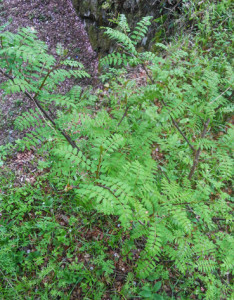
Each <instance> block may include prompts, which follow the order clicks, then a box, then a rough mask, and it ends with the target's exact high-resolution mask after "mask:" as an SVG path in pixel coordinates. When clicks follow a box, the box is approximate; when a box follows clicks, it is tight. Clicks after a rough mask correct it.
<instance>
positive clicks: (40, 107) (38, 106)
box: [0, 68, 80, 151]
mask: <svg viewBox="0 0 234 300" xmlns="http://www.w3.org/2000/svg"><path fill="white" fill-rule="evenodd" d="M0 72H1V73H2V74H3V75H4V76H5V77H7V78H8V79H10V80H11V81H14V78H13V77H12V76H10V75H8V74H7V73H5V72H4V70H2V69H1V68H0ZM44 83H45V81H44ZM24 94H25V95H26V96H27V97H28V98H29V99H30V100H31V101H32V102H33V103H34V104H35V105H36V106H37V108H38V109H39V110H40V111H41V112H42V113H43V115H44V116H45V118H46V119H47V120H49V121H50V122H51V123H52V124H53V126H54V128H55V129H57V130H58V131H59V132H60V133H61V134H62V135H63V136H64V137H65V139H66V140H67V141H68V143H69V144H70V145H71V146H72V147H73V148H76V149H77V150H78V151H79V150H80V149H79V148H78V146H77V145H76V143H75V142H74V141H73V140H72V139H71V138H70V136H69V135H67V134H66V133H65V132H64V131H63V130H62V129H61V128H60V127H58V126H57V124H56V123H55V121H54V120H53V119H52V118H51V117H50V116H49V115H48V113H47V112H46V111H45V110H44V108H43V107H42V106H41V104H40V102H39V101H38V100H37V99H36V96H34V97H33V96H32V95H31V94H29V93H28V92H25V93H24Z"/></svg>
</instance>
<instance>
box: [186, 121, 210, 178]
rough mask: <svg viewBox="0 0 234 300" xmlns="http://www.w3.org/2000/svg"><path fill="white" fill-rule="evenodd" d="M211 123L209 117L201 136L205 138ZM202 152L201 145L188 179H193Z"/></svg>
mask: <svg viewBox="0 0 234 300" xmlns="http://www.w3.org/2000/svg"><path fill="white" fill-rule="evenodd" d="M209 123H210V119H209V118H208V119H207V121H206V123H205V125H204V128H203V131H202V134H201V138H204V136H205V134H206V132H207V128H208V125H209ZM200 154H201V147H199V148H198V149H197V151H196V152H195V157H194V161H193V166H192V169H191V171H190V173H189V176H188V179H189V180H191V178H192V176H193V174H194V172H195V170H196V168H197V165H198V162H199V157H200Z"/></svg>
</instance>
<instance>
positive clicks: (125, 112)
mask: <svg viewBox="0 0 234 300" xmlns="http://www.w3.org/2000/svg"><path fill="white" fill-rule="evenodd" d="M129 108H130V106H126V109H125V111H124V114H123V116H122V118H121V119H120V121H119V123H118V125H117V127H119V126H120V124H121V123H122V121H123V119H124V118H125V117H126V115H127V113H128V110H129Z"/></svg>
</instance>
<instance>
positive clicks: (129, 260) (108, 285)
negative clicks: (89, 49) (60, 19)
mask: <svg viewBox="0 0 234 300" xmlns="http://www.w3.org/2000/svg"><path fill="white" fill-rule="evenodd" d="M183 9H184V15H183V16H185V18H188V19H189V20H188V24H190V26H191V29H190V30H187V28H185V29H184V31H182V36H177V37H176V38H175V40H174V41H171V42H170V43H167V44H163V43H157V44H156V45H155V48H154V52H150V51H148V52H139V51H138V45H139V44H140V43H141V41H142V38H143V37H144V36H145V34H146V32H147V28H148V26H149V25H150V23H151V21H152V20H151V18H150V17H144V18H143V19H142V20H141V21H140V22H139V23H138V24H137V26H136V28H135V29H134V30H132V31H131V30H130V28H129V26H128V23H127V19H126V17H125V16H124V15H120V16H119V20H118V26H117V27H116V28H115V29H112V28H106V29H105V32H106V35H107V36H108V37H109V38H110V39H112V40H113V41H115V42H116V45H117V46H116V49H115V51H114V52H113V53H111V54H109V55H108V56H106V57H104V58H103V59H102V60H101V68H102V70H103V73H102V75H101V79H102V81H103V90H100V89H98V90H95V89H93V90H83V89H82V88H81V87H80V86H74V87H73V88H72V89H71V90H70V91H69V92H67V93H66V94H59V93H57V92H56V88H57V87H58V86H59V85H61V84H62V82H63V81H64V80H65V79H66V78H70V77H71V76H74V77H76V78H83V77H88V76H89V75H88V74H87V73H86V72H85V70H84V68H83V66H82V64H80V63H79V62H77V61H72V60H70V59H69V58H68V57H67V52H66V49H64V48H63V47H62V45H58V47H57V56H56V58H55V57H54V56H52V55H49V54H48V52H47V47H46V44H45V43H43V42H41V41H39V40H38V39H37V36H36V33H35V32H34V31H33V30H32V29H30V28H27V29H20V30H19V31H18V33H16V34H13V33H10V32H7V30H6V28H5V27H4V26H3V27H2V28H1V33H0V40H1V44H0V45H1V47H0V56H1V61H0V72H1V74H2V75H3V76H4V77H5V79H6V80H5V81H4V82H3V83H2V85H1V88H2V89H3V90H4V93H5V94H13V93H16V94H17V93H20V95H21V97H22V95H24V97H27V98H28V99H29V100H30V101H31V102H32V105H33V107H34V109H31V110H29V111H27V112H25V113H24V114H22V115H21V116H19V117H18V118H17V119H16V120H15V128H16V130H22V131H24V132H25V136H24V137H23V138H22V139H20V140H17V141H16V142H15V143H14V144H7V145H4V146H1V148H0V151H1V169H0V171H1V173H0V183H1V189H0V201H1V202H0V205H1V206H0V207H1V210H0V211H1V219H0V243H1V249H0V272H1V285H0V293H1V294H2V295H3V296H2V297H3V299H14V298H17V299H232V297H233V294H232V290H231V285H232V272H233V253H234V252H233V237H232V235H231V233H232V221H233V219H232V214H231V212H232V209H231V204H232V197H231V187H232V175H233V156H232V148H233V126H232V124H231V121H232V111H233V105H232V103H231V96H232V86H233V72H232V60H231V41H232V32H231V29H232V26H231V9H232V4H231V1H228V0H223V1H217V2H213V1H212V2H209V1H206V2H204V1H201V2H198V1H192V2H191V1H184V6H183ZM217 16H219V18H217ZM136 74H137V76H136ZM140 76H141V77H140ZM142 80H143V81H142ZM140 81H142V82H141V83H140ZM97 102H98V103H99V107H100V108H99V109H98V110H97V109H96V104H97ZM15 150H17V151H21V153H26V152H27V151H29V150H30V151H33V152H34V153H35V155H36V157H37V159H36V161H35V162H34V163H35V164H36V166H37V168H36V169H37V171H36V173H35V174H34V175H33V177H34V178H33V181H30V180H29V182H28V183H25V184H23V185H22V184H21V185H19V184H17V181H16V179H15V176H16V174H14V172H12V171H10V170H9V169H8V161H9V154H10V153H11V155H14V151H15ZM30 153H31V152H30Z"/></svg>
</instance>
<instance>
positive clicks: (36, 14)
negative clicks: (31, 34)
mask: <svg viewBox="0 0 234 300" xmlns="http://www.w3.org/2000/svg"><path fill="white" fill-rule="evenodd" d="M9 20H12V21H11V23H10V25H9V26H8V27H7V30H8V31H11V32H17V30H18V29H19V28H21V27H33V28H34V29H35V30H36V31H37V35H38V37H39V38H40V39H41V40H43V41H45V42H46V43H47V45H48V47H49V52H50V53H51V54H55V53H56V45H57V43H61V44H62V45H64V47H65V48H66V49H68V55H69V56H70V57H71V59H75V60H78V61H80V62H81V63H83V64H84V66H85V68H86V70H87V71H88V72H89V73H90V74H91V78H95V76H96V74H97V65H98V60H97V55H96V53H95V52H94V51H93V49H92V47H91V45H90V42H89V39H88V35H87V33H86V31H85V29H84V26H83V24H82V22H81V20H80V19H79V18H78V17H77V15H76V12H75V10H74V8H73V6H72V3H71V1H70V0H59V1H58V0H40V1H39V0H3V1H2V2H1V1H0V24H4V23H5V22H7V21H9ZM4 80H5V79H4V78H2V77H0V83H1V82H3V81H4ZM91 80H92V79H91ZM91 80H85V81H83V82H82V83H81V84H82V85H87V84H90V83H91ZM74 84H77V81H76V82H75V81H74V79H69V80H67V81H65V82H64V84H63V85H62V86H61V92H66V91H68V90H69V89H70V87H71V86H73V85H74ZM30 107H32V104H31V103H29V102H28V99H26V97H25V96H24V95H11V96H5V97H4V95H3V91H1V90H0V145H3V144H5V143H8V142H13V141H14V140H15V139H17V138H19V137H20V136H21V134H20V133H19V132H17V131H16V130H14V126H13V122H14V119H15V118H16V116H17V115H18V114H20V113H21V112H22V111H25V110H27V109H29V108H30Z"/></svg>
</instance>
